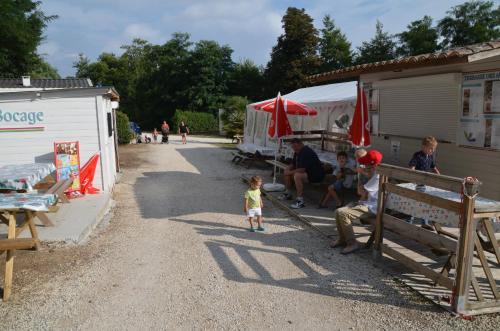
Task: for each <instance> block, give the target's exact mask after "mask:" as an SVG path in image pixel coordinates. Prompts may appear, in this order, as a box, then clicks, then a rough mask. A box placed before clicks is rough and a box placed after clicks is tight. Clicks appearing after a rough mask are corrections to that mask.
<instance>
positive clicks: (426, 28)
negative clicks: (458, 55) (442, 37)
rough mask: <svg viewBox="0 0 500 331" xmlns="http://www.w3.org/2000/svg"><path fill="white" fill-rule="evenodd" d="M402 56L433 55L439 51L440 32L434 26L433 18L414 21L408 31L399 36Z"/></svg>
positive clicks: (399, 49) (399, 48) (428, 17)
mask: <svg viewBox="0 0 500 331" xmlns="http://www.w3.org/2000/svg"><path fill="white" fill-rule="evenodd" d="M397 37H398V38H399V44H400V45H399V47H398V49H397V53H398V55H400V56H410V55H417V54H425V53H433V52H435V51H436V50H438V48H439V46H438V37H439V35H438V31H437V29H436V28H435V27H433V26H432V18H431V17H430V16H427V15H426V16H424V17H423V18H422V19H421V20H417V21H413V22H411V23H410V24H408V26H407V30H406V31H404V32H401V33H400V34H398V35H397Z"/></svg>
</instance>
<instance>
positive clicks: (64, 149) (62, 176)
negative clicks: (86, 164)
mask: <svg viewBox="0 0 500 331" xmlns="http://www.w3.org/2000/svg"><path fill="white" fill-rule="evenodd" d="M54 163H55V165H56V180H57V181H59V180H66V179H69V178H73V184H72V185H71V186H70V187H69V189H68V191H69V192H74V191H79V190H80V144H79V142H78V141H65V142H55V143H54Z"/></svg>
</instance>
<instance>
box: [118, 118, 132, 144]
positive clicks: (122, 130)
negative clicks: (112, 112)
mask: <svg viewBox="0 0 500 331" xmlns="http://www.w3.org/2000/svg"><path fill="white" fill-rule="evenodd" d="M116 130H117V131H118V132H117V133H118V143H119V144H128V143H130V140H131V139H132V131H131V130H130V125H129V120H128V116H127V114H125V113H122V112H121V111H117V112H116Z"/></svg>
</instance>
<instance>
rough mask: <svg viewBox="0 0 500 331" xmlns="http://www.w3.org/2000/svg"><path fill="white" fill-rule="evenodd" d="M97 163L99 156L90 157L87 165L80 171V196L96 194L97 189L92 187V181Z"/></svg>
mask: <svg viewBox="0 0 500 331" xmlns="http://www.w3.org/2000/svg"><path fill="white" fill-rule="evenodd" d="M97 161H99V154H95V155H94V156H92V157H91V158H90V159H89V160H88V161H87V163H85V165H84V166H83V167H82V168H81V169H80V182H81V185H80V193H82V194H87V193H89V194H97V193H99V191H100V190H99V189H98V188H95V187H93V186H92V184H93V181H94V175H95V170H96V168H97Z"/></svg>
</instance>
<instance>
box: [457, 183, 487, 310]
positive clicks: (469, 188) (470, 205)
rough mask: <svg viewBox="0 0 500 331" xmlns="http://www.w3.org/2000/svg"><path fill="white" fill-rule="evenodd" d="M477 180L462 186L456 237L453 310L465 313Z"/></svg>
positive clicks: (472, 245)
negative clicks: (456, 251) (462, 197)
mask: <svg viewBox="0 0 500 331" xmlns="http://www.w3.org/2000/svg"><path fill="white" fill-rule="evenodd" d="M479 185H480V183H479V182H473V181H468V182H466V183H465V187H464V199H463V204H464V205H463V208H464V209H463V215H462V217H463V218H462V224H460V238H459V239H458V254H457V268H456V277H455V288H454V298H453V302H452V307H453V310H454V311H455V312H456V313H459V314H465V313H466V309H467V304H468V301H469V286H470V284H471V278H472V277H471V276H472V258H473V254H474V238H475V231H476V223H477V222H476V221H475V220H474V201H475V198H474V196H475V195H476V194H477V193H478V191H479Z"/></svg>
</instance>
